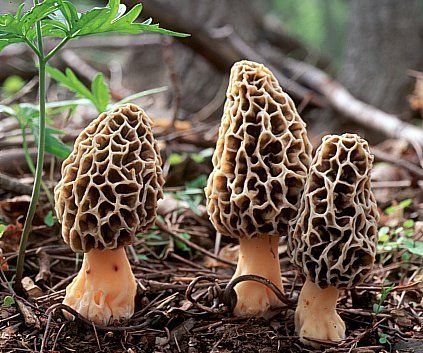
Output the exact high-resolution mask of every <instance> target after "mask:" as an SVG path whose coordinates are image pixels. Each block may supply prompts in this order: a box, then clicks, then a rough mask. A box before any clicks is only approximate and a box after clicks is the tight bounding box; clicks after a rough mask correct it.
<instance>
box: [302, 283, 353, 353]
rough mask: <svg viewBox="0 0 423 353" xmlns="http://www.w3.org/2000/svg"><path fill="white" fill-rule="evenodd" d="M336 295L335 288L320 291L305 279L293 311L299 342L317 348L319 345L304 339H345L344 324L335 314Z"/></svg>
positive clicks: (337, 291)
mask: <svg viewBox="0 0 423 353" xmlns="http://www.w3.org/2000/svg"><path fill="white" fill-rule="evenodd" d="M338 295H339V290H338V289H337V288H335V287H332V286H330V287H327V288H325V289H321V288H320V287H319V286H317V285H316V284H315V283H313V282H312V281H311V280H310V279H308V278H307V280H306V282H305V283H304V286H303V288H302V289H301V293H300V297H299V299H298V306H297V309H296V311H295V330H296V332H297V333H298V334H299V336H300V340H301V342H303V343H307V344H309V345H311V346H314V347H319V344H317V343H313V342H311V341H308V340H307V339H306V337H309V338H316V339H320V340H330V341H341V340H343V339H344V338H345V323H344V322H343V321H342V319H341V317H340V316H339V315H338V313H337V312H336V302H337V301H338Z"/></svg>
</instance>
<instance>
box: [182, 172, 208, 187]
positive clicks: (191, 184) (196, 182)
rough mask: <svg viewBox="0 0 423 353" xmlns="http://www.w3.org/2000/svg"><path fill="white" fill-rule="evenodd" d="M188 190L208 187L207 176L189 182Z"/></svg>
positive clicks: (187, 184)
mask: <svg viewBox="0 0 423 353" xmlns="http://www.w3.org/2000/svg"><path fill="white" fill-rule="evenodd" d="M185 185H186V187H187V189H197V190H198V189H201V190H202V189H204V188H205V187H206V185H207V175H200V176H199V177H198V178H196V179H194V180H191V181H189V182H187V183H186V184H185Z"/></svg>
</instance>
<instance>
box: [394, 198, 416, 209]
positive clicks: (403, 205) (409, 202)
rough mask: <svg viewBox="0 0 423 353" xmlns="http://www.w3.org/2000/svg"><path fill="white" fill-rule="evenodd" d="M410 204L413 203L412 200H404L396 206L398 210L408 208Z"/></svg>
mask: <svg viewBox="0 0 423 353" xmlns="http://www.w3.org/2000/svg"><path fill="white" fill-rule="evenodd" d="M412 203H413V200H412V199H405V200H402V201H401V202H400V203H399V204H398V207H399V208H406V207H408V206H410V205H411V204H412Z"/></svg>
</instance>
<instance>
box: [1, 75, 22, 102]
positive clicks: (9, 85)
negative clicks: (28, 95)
mask: <svg viewBox="0 0 423 353" xmlns="http://www.w3.org/2000/svg"><path fill="white" fill-rule="evenodd" d="M23 86H25V81H24V80H23V79H22V77H20V76H17V75H12V76H9V77H8V78H6V80H4V82H3V91H4V93H5V95H6V97H11V96H13V95H15V94H16V93H17V92H19V91H20V90H21V89H22V87H23Z"/></svg>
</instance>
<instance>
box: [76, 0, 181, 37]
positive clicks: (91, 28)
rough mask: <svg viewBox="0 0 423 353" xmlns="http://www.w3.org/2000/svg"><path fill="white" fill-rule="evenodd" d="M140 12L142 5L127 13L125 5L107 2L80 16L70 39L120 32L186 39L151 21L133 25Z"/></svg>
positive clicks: (112, 0) (114, 0)
mask: <svg viewBox="0 0 423 353" xmlns="http://www.w3.org/2000/svg"><path fill="white" fill-rule="evenodd" d="M141 10H142V5H141V4H137V5H135V6H134V7H133V8H132V9H131V10H129V11H128V12H127V13H125V11H126V7H125V5H123V4H121V3H120V0H109V3H108V4H107V5H106V6H105V7H96V8H94V9H92V10H90V11H87V12H85V13H82V14H80V18H79V21H78V22H77V23H75V24H74V25H73V27H72V28H71V33H72V37H77V36H85V35H91V34H98V33H107V32H120V33H129V34H139V33H142V32H144V31H145V32H156V33H162V34H167V35H172V36H177V37H186V36H187V35H186V34H183V33H178V32H173V31H169V30H166V29H163V28H160V26H159V24H151V21H144V22H143V23H135V22H134V21H135V20H136V19H137V18H138V16H139V15H140V13H141Z"/></svg>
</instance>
